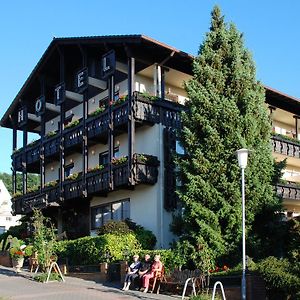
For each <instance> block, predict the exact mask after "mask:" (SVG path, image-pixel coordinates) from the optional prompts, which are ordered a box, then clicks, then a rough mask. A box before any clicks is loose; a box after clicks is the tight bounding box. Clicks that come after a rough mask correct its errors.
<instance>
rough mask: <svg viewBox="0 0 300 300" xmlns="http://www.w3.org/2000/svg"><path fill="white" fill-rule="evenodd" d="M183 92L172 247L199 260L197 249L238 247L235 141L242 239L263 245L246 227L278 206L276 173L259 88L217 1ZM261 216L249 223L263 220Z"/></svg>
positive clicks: (210, 253)
mask: <svg viewBox="0 0 300 300" xmlns="http://www.w3.org/2000/svg"><path fill="white" fill-rule="evenodd" d="M186 91H187V94H188V98H189V101H188V102H187V108H188V109H187V111H186V112H185V113H183V116H182V118H183V120H182V121H183V130H182V131H181V132H180V133H179V135H180V140H181V143H182V146H183V147H184V148H185V150H186V156H185V157H184V158H181V159H180V160H179V161H178V164H179V166H180V169H181V171H182V176H183V180H184V182H185V184H184V188H183V190H182V191H181V192H179V198H180V200H181V202H182V205H183V213H182V220H181V221H182V226H181V231H180V232H179V234H180V236H181V239H180V242H179V244H178V245H179V248H180V247H182V248H184V249H183V250H182V252H183V253H185V254H186V255H187V256H190V257H192V258H193V259H194V260H197V257H198V259H199V260H202V261H203V259H204V256H205V257H209V258H210V259H217V258H220V257H222V256H223V257H224V256H225V257H228V256H230V257H231V258H233V256H234V255H235V254H236V253H237V254H239V250H240V247H241V234H242V226H241V224H242V213H241V210H242V209H241V205H242V204H241V172H240V169H239V166H238V163H237V157H236V150H238V149H240V148H247V149H250V150H251V151H252V152H251V155H250V157H249V159H248V166H247V168H246V170H245V179H246V225H247V234H248V237H247V239H248V241H251V243H252V246H253V247H254V248H255V247H263V246H264V245H263V242H264V238H262V237H261V236H259V232H254V230H253V228H254V226H253V224H255V222H256V220H257V216H260V215H264V214H265V212H266V211H268V213H269V214H270V215H269V216H270V217H271V218H272V217H274V216H275V212H276V211H280V209H281V203H280V199H278V198H277V196H276V193H275V190H274V186H273V181H274V178H273V176H275V175H276V174H275V172H274V160H273V158H272V152H271V146H270V133H271V124H270V119H269V115H268V111H267V107H266V105H265V91H264V88H263V86H262V85H261V84H260V83H259V82H258V81H257V80H256V74H255V66H254V63H253V60H252V57H251V54H250V53H249V51H248V50H247V49H246V48H245V46H244V43H243V37H242V34H241V33H239V32H238V30H237V29H236V27H235V26H234V25H233V24H229V25H228V24H226V23H225V22H224V17H223V16H222V15H221V12H220V9H219V8H218V7H215V8H214V9H213V11H212V20H211V27H210V31H209V32H208V33H207V35H206V38H205V40H204V42H203V44H202V45H201V46H200V48H199V53H198V56H197V57H196V58H195V59H194V63H193V78H192V79H191V80H190V81H188V82H187V83H186ZM277 180H278V178H275V181H277ZM263 222H264V220H262V224H259V226H257V227H258V228H260V226H262V227H264V226H266V224H263ZM265 232H266V231H265ZM248 246H249V248H250V245H248ZM265 246H266V247H268V246H267V245H265ZM248 254H249V252H248Z"/></svg>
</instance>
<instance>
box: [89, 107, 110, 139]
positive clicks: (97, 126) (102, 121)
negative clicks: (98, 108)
mask: <svg viewBox="0 0 300 300" xmlns="http://www.w3.org/2000/svg"><path fill="white" fill-rule="evenodd" d="M108 125H109V114H108V111H106V112H104V113H102V114H99V115H98V116H95V117H90V118H89V119H87V121H86V128H87V136H88V140H89V143H91V142H93V141H94V143H96V142H99V141H100V142H102V143H106V142H107V138H108V136H107V135H108Z"/></svg>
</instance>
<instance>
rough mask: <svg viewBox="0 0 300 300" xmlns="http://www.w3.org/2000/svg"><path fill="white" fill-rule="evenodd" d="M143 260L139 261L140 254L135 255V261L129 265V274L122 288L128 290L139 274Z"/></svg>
mask: <svg viewBox="0 0 300 300" xmlns="http://www.w3.org/2000/svg"><path fill="white" fill-rule="evenodd" d="M140 266H141V262H140V261H139V256H138V255H134V256H133V263H132V264H131V265H130V266H129V267H128V271H127V274H126V276H125V279H124V286H123V288H122V290H123V291H128V290H129V287H130V284H131V282H133V281H134V279H135V278H136V277H138V276H139V274H138V271H139V269H140Z"/></svg>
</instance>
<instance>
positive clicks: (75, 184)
mask: <svg viewBox="0 0 300 300" xmlns="http://www.w3.org/2000/svg"><path fill="white" fill-rule="evenodd" d="M158 166H159V161H158V159H157V157H156V156H152V155H147V154H134V156H133V161H132V167H133V173H134V178H133V179H134V182H133V184H155V183H156V182H157V178H158ZM112 173H113V174H112V176H113V178H112V180H113V183H114V188H115V189H119V188H128V187H130V181H129V175H130V174H129V165H128V160H126V161H125V162H123V163H121V164H117V165H113V172H112ZM74 178H75V179H71V178H69V179H66V180H65V181H64V182H63V187H64V195H63V196H64V197H63V198H64V199H65V200H69V199H75V198H81V197H83V190H84V186H85V187H86V192H87V195H91V196H92V195H105V194H107V193H108V192H110V191H111V189H110V186H109V182H110V178H109V172H108V168H105V169H103V170H92V171H90V172H88V173H87V174H86V181H85V184H84V182H83V180H82V176H81V174H80V173H79V175H78V176H77V177H74ZM60 196H61V195H60V187H59V185H54V186H47V187H45V188H44V189H43V190H42V192H41V191H40V190H38V191H35V192H32V193H27V194H25V195H23V196H19V197H17V198H14V199H13V210H14V212H15V213H27V212H28V211H30V209H32V208H33V207H40V208H45V207H47V206H49V205H51V204H53V203H54V202H56V203H57V204H59V203H60ZM24 205H25V208H23V206H24Z"/></svg>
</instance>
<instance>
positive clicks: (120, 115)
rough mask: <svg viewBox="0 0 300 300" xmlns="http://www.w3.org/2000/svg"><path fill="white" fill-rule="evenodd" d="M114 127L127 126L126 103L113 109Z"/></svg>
mask: <svg viewBox="0 0 300 300" xmlns="http://www.w3.org/2000/svg"><path fill="white" fill-rule="evenodd" d="M113 116H114V127H118V126H122V125H127V123H128V101H126V102H124V103H123V104H121V105H119V106H117V107H114V108H113Z"/></svg>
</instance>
